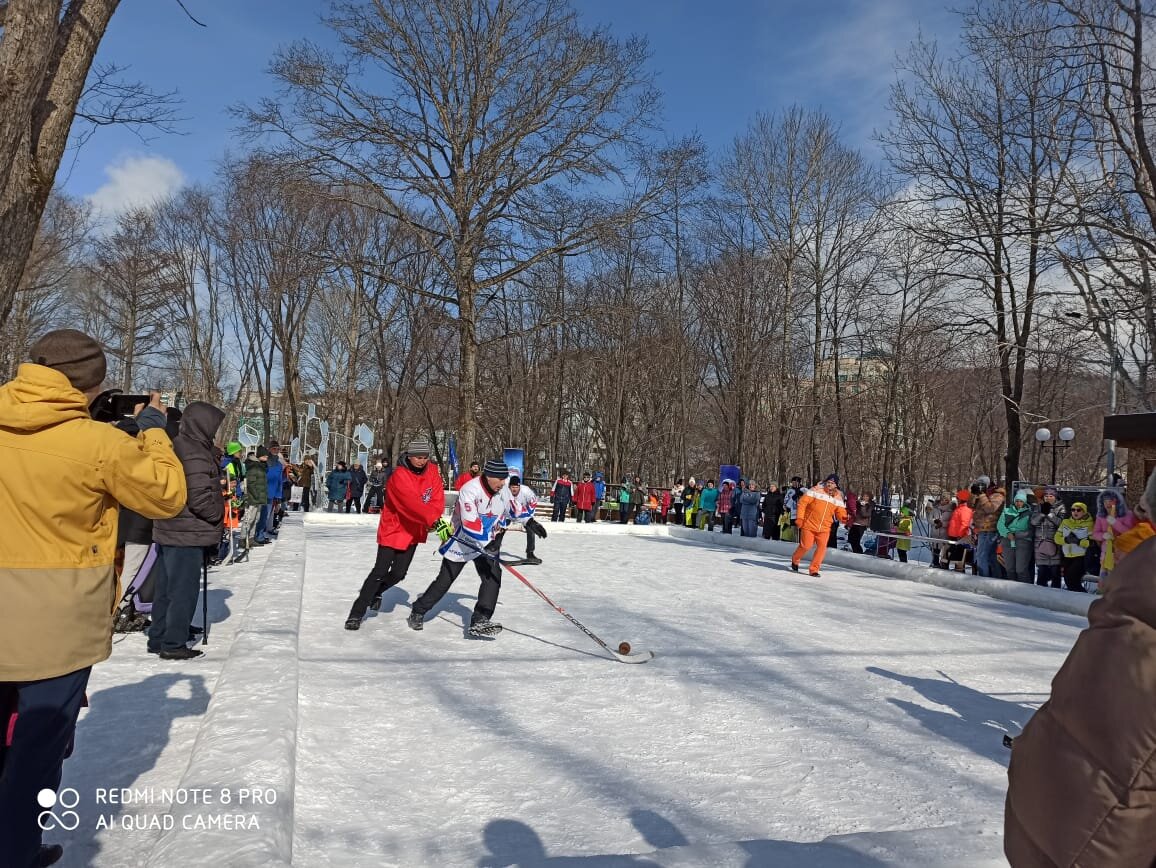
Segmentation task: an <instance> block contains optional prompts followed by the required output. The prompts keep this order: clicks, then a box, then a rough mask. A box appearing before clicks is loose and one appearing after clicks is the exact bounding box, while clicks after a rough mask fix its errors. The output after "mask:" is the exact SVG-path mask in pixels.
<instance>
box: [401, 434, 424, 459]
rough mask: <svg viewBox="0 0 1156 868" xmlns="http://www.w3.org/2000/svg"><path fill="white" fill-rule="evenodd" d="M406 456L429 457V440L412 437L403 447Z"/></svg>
mask: <svg viewBox="0 0 1156 868" xmlns="http://www.w3.org/2000/svg"><path fill="white" fill-rule="evenodd" d="M405 452H406V454H407V455H429V454H430V448H429V440H427V439H426V438H425V437H414V438H413V439H412V440H410V441H409V444H408V445H407V446H406V447H405Z"/></svg>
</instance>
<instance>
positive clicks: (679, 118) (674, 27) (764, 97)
mask: <svg viewBox="0 0 1156 868" xmlns="http://www.w3.org/2000/svg"><path fill="white" fill-rule="evenodd" d="M415 2H420V0H415ZM572 3H573V5H574V7H575V8H576V9H577V10H578V12H579V13H580V14H581V15H582V17H583V18H584V19H585V20H586V21H587V22H588V23H590V24H595V23H602V24H606V25H609V26H610V27H611V29H612V30H613V31H614V32H615V33H617V34H620V35H623V36H625V35H627V34H632V33H633V34H640V35H643V36H646V37H647V39H648V40H649V43H650V48H651V53H652V59H651V65H652V68H653V69H654V71H655V72H656V73H658V83H659V86H660V87H661V89H662V91H663V94H664V106H665V110H664V114H665V125H666V130H667V132H668V133H669V135H671V136H672V137H676V136H681V135H685V134H688V133H691V132H694V131H697V132H698V133H699V134H700V135H701V136H702V137H703V139H704V140H705V141H706V143H707V145H708V146H709V147H710V148H711V149H712V150H713V151H715V152H720V151H722V150H724V149H725V148H726V147H727V146H728V145H729V143H730V142H731V141H732V140H733V139H734V137H735V135H736V134H738V133H740V132H741V131H742V130H743V128H744V127H745V126H746V124H747V122H748V120H749V119H750V118H751V117H752V116H753V115H754V114H755V113H756V112H758V111H775V110H777V109H780V108H783V107H785V106H788V105H790V104H792V103H796V102H797V103H800V104H803V105H805V106H807V107H810V108H821V109H823V110H824V111H826V112H827V113H828V114H829V115H831V116H832V117H833V118H835V119H836V120H837V121H838V122H839V123H840V124H841V125H842V128H843V130H844V134H845V138H846V139H847V141H848V142H849V143H850V144H852V145H855V146H857V147H861V148H863V149H864V150H865V151H866V152H868V153H870V154H871V155H873V156H874V155H877V150H876V149H875V147H874V145H873V144H872V143H871V141H870V137H871V133H872V130H874V129H876V128H879V127H881V126H884V125H885V124H886V122H887V113H886V102H887V88H888V86H889V84H890V83H891V82H892V81H893V79H894V73H893V71H892V64H893V61H894V58H895V55H896V52H902V51H904V50H905V48H906V46H907V45H908V44H909V43H910V41H911V40H912V39H913V38H914V37H915V36H916V35H917V34H918V33H919V31H920V30H922V31H923V32H924V33H925V34H927V35H929V36H932V37H937V38H939V39H941V40H943V41H947V42H951V41H953V40H954V37H955V33H956V31H957V29H958V20H957V19H956V17H955V16H954V15H952V14H951V13H950V12H948V11H947V6H948V4H947V3H944V2H941V0H809V2H807V0H572ZM185 5H186V6H187V7H188V8H189V10H190V11H191V12H192V13H193V14H194V15H196V16H197V17H198V18H199V19H200V20H202V21H204V22H205V23H206V24H207V25H208V26H207V27H204V28H202V27H198V26H197V25H195V24H193V23H192V22H191V21H189V20H188V19H187V18H186V17H185V15H184V13H183V12H181V10H180V7H179V6H178V5H177V3H176V0H129V2H124V3H122V4H121V6H120V11H119V12H118V13H117V14H116V16H115V17H114V19H113V22H112V25H111V27H110V29H109V33H108V34H107V36H106V37H105V40H104V43H103V44H102V46H101V53H100V59H101V60H104V61H106V62H115V63H118V64H125V65H129V66H130V67H131V69H130V71H129V76H130V77H132V78H136V79H140V80H144V81H147V82H149V83H150V84H151V85H152V86H153V87H154V88H156V89H158V90H178V91H179V92H180V94H181V96H182V98H183V99H184V101H185V103H184V105H183V106H182V108H181V114H182V115H184V116H185V117H187V118H188V120H186V121H185V122H184V123H182V124H181V126H180V129H181V135H156V136H154V137H152V138H151V139H150V141H148V142H147V143H145V142H141V141H140V140H139V139H138V138H137V137H136V136H134V135H133V134H132V133H130V132H128V131H127V130H124V129H118V128H107V129H102V130H100V131H98V133H97V135H96V136H95V137H94V138H92V139H91V140H90V141H89V142H88V143H87V144H86V145H85V146H84V148H83V149H81V150H80V151H78V152H77V153H76V154H75V155H74V159H73V160H72V161H71V162H68V161H67V158H66V163H65V165H64V166H63V167H62V169H61V176H60V177H59V178H58V182H59V183H60V184H61V185H62V186H63V187H64V188H65V189H66V190H67V191H68V192H70V193H72V194H74V195H78V196H83V197H88V198H90V199H91V200H92V201H93V202H94V203H96V204H97V205H98V206H99V207H101V208H104V209H107V210H108V211H116V210H118V209H120V208H123V207H125V206H126V205H131V204H137V203H140V202H142V201H147V200H148V199H149V198H152V197H155V196H158V195H163V194H164V193H166V192H169V191H171V190H173V189H175V188H176V187H178V186H179V185H181V184H182V183H185V182H187V181H190V180H201V179H207V178H209V177H210V176H211V175H212V173H213V170H214V166H215V164H216V162H217V161H218V160H219V159H220V158H221V156H222V155H223V154H224V153H225V152H226V151H228V150H230V149H233V150H238V149H239V148H240V146H239V145H238V144H237V143H236V142H235V141H234V140H233V132H232V128H233V127H234V125H235V122H234V120H233V119H232V118H230V117H229V116H228V114H227V113H226V108H227V107H228V106H229V105H231V104H234V103H237V102H246V101H253V100H255V99H257V98H259V97H260V96H263V95H266V94H269V93H271V92H272V90H273V87H272V82H271V80H270V79H269V77H268V76H267V75H266V72H265V70H266V67H267V64H268V61H269V59H270V57H271V56H272V54H273V52H274V51H275V50H276V49H277V47H278V46H280V45H283V44H285V43H287V42H289V41H291V40H293V39H295V38H299V37H303V36H304V37H309V38H314V39H318V40H321V41H325V40H326V30H325V28H324V27H323V25H321V24H320V15H321V13H322V12H323V10H324V9H325V8H326V7H327V4H326V2H325V0H185Z"/></svg>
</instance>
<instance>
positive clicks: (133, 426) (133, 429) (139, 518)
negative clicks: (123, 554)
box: [113, 411, 160, 549]
mask: <svg viewBox="0 0 1156 868" xmlns="http://www.w3.org/2000/svg"><path fill="white" fill-rule="evenodd" d="M156 412H157V413H158V417H159V415H160V414H159V411H156ZM113 427H115V428H119V429H120V430H121V431H123V432H124V433H125V434H127V435H128V436H129V437H136V436H137V435H138V434H140V431H141V428H140V425H139V424H138V423H137V420H136V419H135V418H133V417H131V416H130V417H128V418H126V419H121V420H120V421H119V422H117V423H116V424H115V425H114V426H113ZM152 541H153V522H152V519H151V518H145V517H144V516H143V515H141V514H140V513H139V512H133V511H132V510H131V509H129V508H128V507H127V506H122V507H121V508H120V511H119V514H118V519H117V525H116V547H117V548H118V549H120V548H124V547H125V545H127V544H128V543H132V544H133V545H142V546H147V545H151V544H152Z"/></svg>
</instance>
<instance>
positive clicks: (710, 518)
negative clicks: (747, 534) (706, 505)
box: [706, 512, 730, 533]
mask: <svg viewBox="0 0 1156 868" xmlns="http://www.w3.org/2000/svg"><path fill="white" fill-rule="evenodd" d="M714 520H715V514H714V512H708V513H707V514H706V529H707V531H708V532H710V533H714ZM727 533H730V531H729V530H728V531H727Z"/></svg>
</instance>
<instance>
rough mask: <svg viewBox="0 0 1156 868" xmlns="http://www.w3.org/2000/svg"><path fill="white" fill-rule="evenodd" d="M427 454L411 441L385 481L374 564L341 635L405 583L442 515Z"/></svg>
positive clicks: (424, 444) (442, 499) (422, 442)
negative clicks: (388, 592)
mask: <svg viewBox="0 0 1156 868" xmlns="http://www.w3.org/2000/svg"><path fill="white" fill-rule="evenodd" d="M429 455H430V446H429V441H427V440H426V439H425V438H418V439H417V440H414V441H413V442H412V443H410V444H409V445H408V446H406V448H405V451H404V452H402V454H401V457H400V458H399V459H398V462H397V467H395V468H394V469H393V472H392V473H391V474H390V475H389V476H388V477H387V478H386V482H385V492H384V496H383V501H384V502H383V504H382V507H381V518H380V519H379V520H378V523H377V562H376V563H375V564H374V565H373V569H372V570H370V571H369V575H368V576H366V578H365V582H364V583H363V584H362V585H361V593H360V594H358V596H357V599H356V600H355V601H354V603H353V608H352V609H350V610H349V617H348V618H347V619H346V621H345V629H346V630H358V629H360V628H361V622H362V620H363V619H364V618H365V613H366V611H367V610H368V609H369V607H370V605H371V604H372V606H373V608H374V609H377V608H378V607H380V605H381V595H382V594H383V593H385V592H386V591H387V590H389V589H390V588H392V587H393V586H394V585H396V584H398V582H400V581H401V580H402V579H404V578H405V574H406V572H407V571H408V570H409V565H410V562H411V561H413V554H414V552H415V551H416V550H417V546H418V543H422V542H425V538H426V534H427V533H428V532H429V530H430V529H431V528H432V527H433V526H434V525H435V524H436V523H437V521H438V519H440V518H442V514H443V513H444V512H445V508H446V493H445V490H444V489H443V488H442V477H441V472H440V471H439V470H438V466H437V465H436V464H433V463H432V462H431V461H430V457H429Z"/></svg>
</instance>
